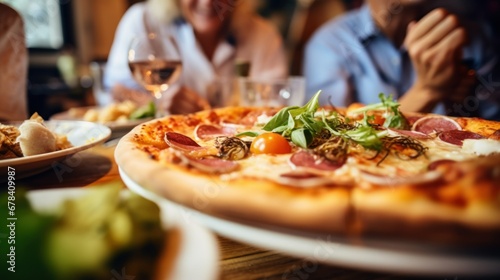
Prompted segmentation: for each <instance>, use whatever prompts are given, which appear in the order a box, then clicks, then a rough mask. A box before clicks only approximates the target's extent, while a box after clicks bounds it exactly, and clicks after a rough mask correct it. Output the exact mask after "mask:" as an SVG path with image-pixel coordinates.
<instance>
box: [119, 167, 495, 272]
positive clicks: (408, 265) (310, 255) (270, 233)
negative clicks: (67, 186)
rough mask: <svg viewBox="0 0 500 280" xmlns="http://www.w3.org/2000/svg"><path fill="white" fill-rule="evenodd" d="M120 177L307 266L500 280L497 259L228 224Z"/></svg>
mask: <svg viewBox="0 0 500 280" xmlns="http://www.w3.org/2000/svg"><path fill="white" fill-rule="evenodd" d="M119 172H120V175H121V177H122V180H123V181H124V183H125V184H126V185H127V187H128V188H129V189H130V190H131V191H133V192H136V193H138V194H139V195H141V196H143V197H145V198H147V199H150V200H152V201H155V202H156V203H158V205H160V206H161V207H162V208H164V209H166V210H165V211H166V212H168V215H169V216H171V217H175V219H183V220H184V221H185V222H188V223H191V222H196V223H201V224H203V225H205V226H207V227H208V228H210V229H212V230H213V231H215V232H217V233H218V234H220V235H221V236H224V237H227V238H230V239H233V240H236V241H239V242H242V243H246V244H250V245H253V246H256V247H259V248H263V249H269V250H274V251H278V252H282V253H283V254H287V255H290V256H294V257H297V258H302V259H304V260H305V261H308V262H317V263H323V264H329V265H336V266H344V267H349V268H355V269H363V270H370V271H378V272H390V273H398V274H403V275H419V276H443V277H458V276H492V275H500V266H499V265H498V264H499V263H500V254H498V253H495V254H492V253H491V252H490V253H488V254H484V253H481V252H471V251H467V252H464V251H457V250H453V249H450V248H437V247H432V246H431V247H429V246H427V245H425V246H421V245H420V244H408V243H400V242H398V241H394V240H351V239H347V238H342V237H339V236H334V235H325V234H313V233H304V232H296V231H290V230H286V229H275V228H269V227H266V226H259V225H252V224H248V223H245V222H242V221H232V220H227V219H223V218H220V217H215V216H211V215H208V214H206V213H202V212H199V211H197V210H194V209H191V208H188V207H185V206H183V205H179V204H176V203H174V202H172V201H169V200H168V199H166V198H164V197H162V196H160V195H158V194H156V193H154V192H152V191H150V190H148V189H146V188H144V187H143V186H141V185H139V184H137V183H136V182H135V181H133V180H132V179H131V178H130V177H129V176H128V175H127V174H126V173H125V172H124V171H123V170H122V169H121V168H119Z"/></svg>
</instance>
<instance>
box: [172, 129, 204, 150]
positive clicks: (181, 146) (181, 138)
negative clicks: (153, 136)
mask: <svg viewBox="0 0 500 280" xmlns="http://www.w3.org/2000/svg"><path fill="white" fill-rule="evenodd" d="M165 142H167V144H168V145H169V146H170V147H172V148H174V149H177V150H182V151H192V150H196V149H202V148H203V147H201V146H200V145H199V144H198V143H196V141H194V140H193V139H191V138H189V137H188V136H186V135H184V134H180V133H177V132H167V133H165Z"/></svg>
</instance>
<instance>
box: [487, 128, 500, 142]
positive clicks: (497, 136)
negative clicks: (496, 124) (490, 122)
mask: <svg viewBox="0 0 500 280" xmlns="http://www.w3.org/2000/svg"><path fill="white" fill-rule="evenodd" d="M488 138H489V139H492V140H498V141H500V129H498V130H495V132H493V133H492V134H491V135H490V136H489V137H488Z"/></svg>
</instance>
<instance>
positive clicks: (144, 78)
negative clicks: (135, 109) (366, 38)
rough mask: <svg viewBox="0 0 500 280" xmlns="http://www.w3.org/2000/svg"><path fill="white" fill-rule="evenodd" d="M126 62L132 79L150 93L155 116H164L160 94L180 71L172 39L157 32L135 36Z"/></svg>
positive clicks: (174, 43) (177, 50)
mask: <svg viewBox="0 0 500 280" xmlns="http://www.w3.org/2000/svg"><path fill="white" fill-rule="evenodd" d="M128 65H129V67H130V71H131V72H132V76H133V77H134V79H135V80H136V81H137V82H138V83H139V84H141V85H142V86H143V87H144V88H145V89H146V90H147V91H148V92H149V93H151V94H152V95H153V97H154V100H155V105H156V117H163V116H165V115H166V109H165V108H164V107H165V106H162V104H161V99H162V96H163V95H164V94H166V93H167V91H168V89H169V88H170V87H171V86H172V84H174V83H175V82H176V81H177V80H178V79H179V77H180V75H181V72H182V62H181V55H180V51H179V48H178V46H177V43H176V41H175V39H174V38H173V37H172V36H169V35H166V36H160V35H159V34H158V33H145V34H141V35H137V36H135V37H134V38H133V39H132V41H131V43H130V46H129V49H128Z"/></svg>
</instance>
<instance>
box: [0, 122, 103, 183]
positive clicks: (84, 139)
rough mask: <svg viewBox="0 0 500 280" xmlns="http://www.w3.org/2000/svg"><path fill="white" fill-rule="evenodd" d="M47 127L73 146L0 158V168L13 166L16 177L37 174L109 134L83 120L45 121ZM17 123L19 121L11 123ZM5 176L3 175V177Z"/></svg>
mask: <svg viewBox="0 0 500 280" xmlns="http://www.w3.org/2000/svg"><path fill="white" fill-rule="evenodd" d="M44 123H45V125H46V126H47V128H48V129H50V130H51V131H53V132H56V133H58V134H61V135H66V136H67V137H68V140H69V142H71V144H72V145H73V147H71V148H68V149H64V150H60V151H55V152H51V153H45V154H40V155H34V156H26V157H20V158H13V159H3V160H0V168H2V170H3V169H4V168H7V167H12V168H15V172H16V179H20V178H24V177H28V176H31V175H34V174H38V173H40V172H43V171H45V170H48V169H50V168H51V167H57V166H55V165H56V163H57V162H58V161H60V160H64V159H66V158H69V157H70V156H72V155H74V154H76V153H78V152H80V151H83V150H86V149H89V148H91V147H93V146H95V145H97V144H100V143H104V142H105V141H106V140H107V139H108V138H109V137H110V135H111V130H110V129H109V128H108V127H106V126H104V125H100V124H95V123H91V122H84V121H45V122H44ZM11 124H13V125H19V124H21V123H11ZM4 178H5V177H4Z"/></svg>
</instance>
